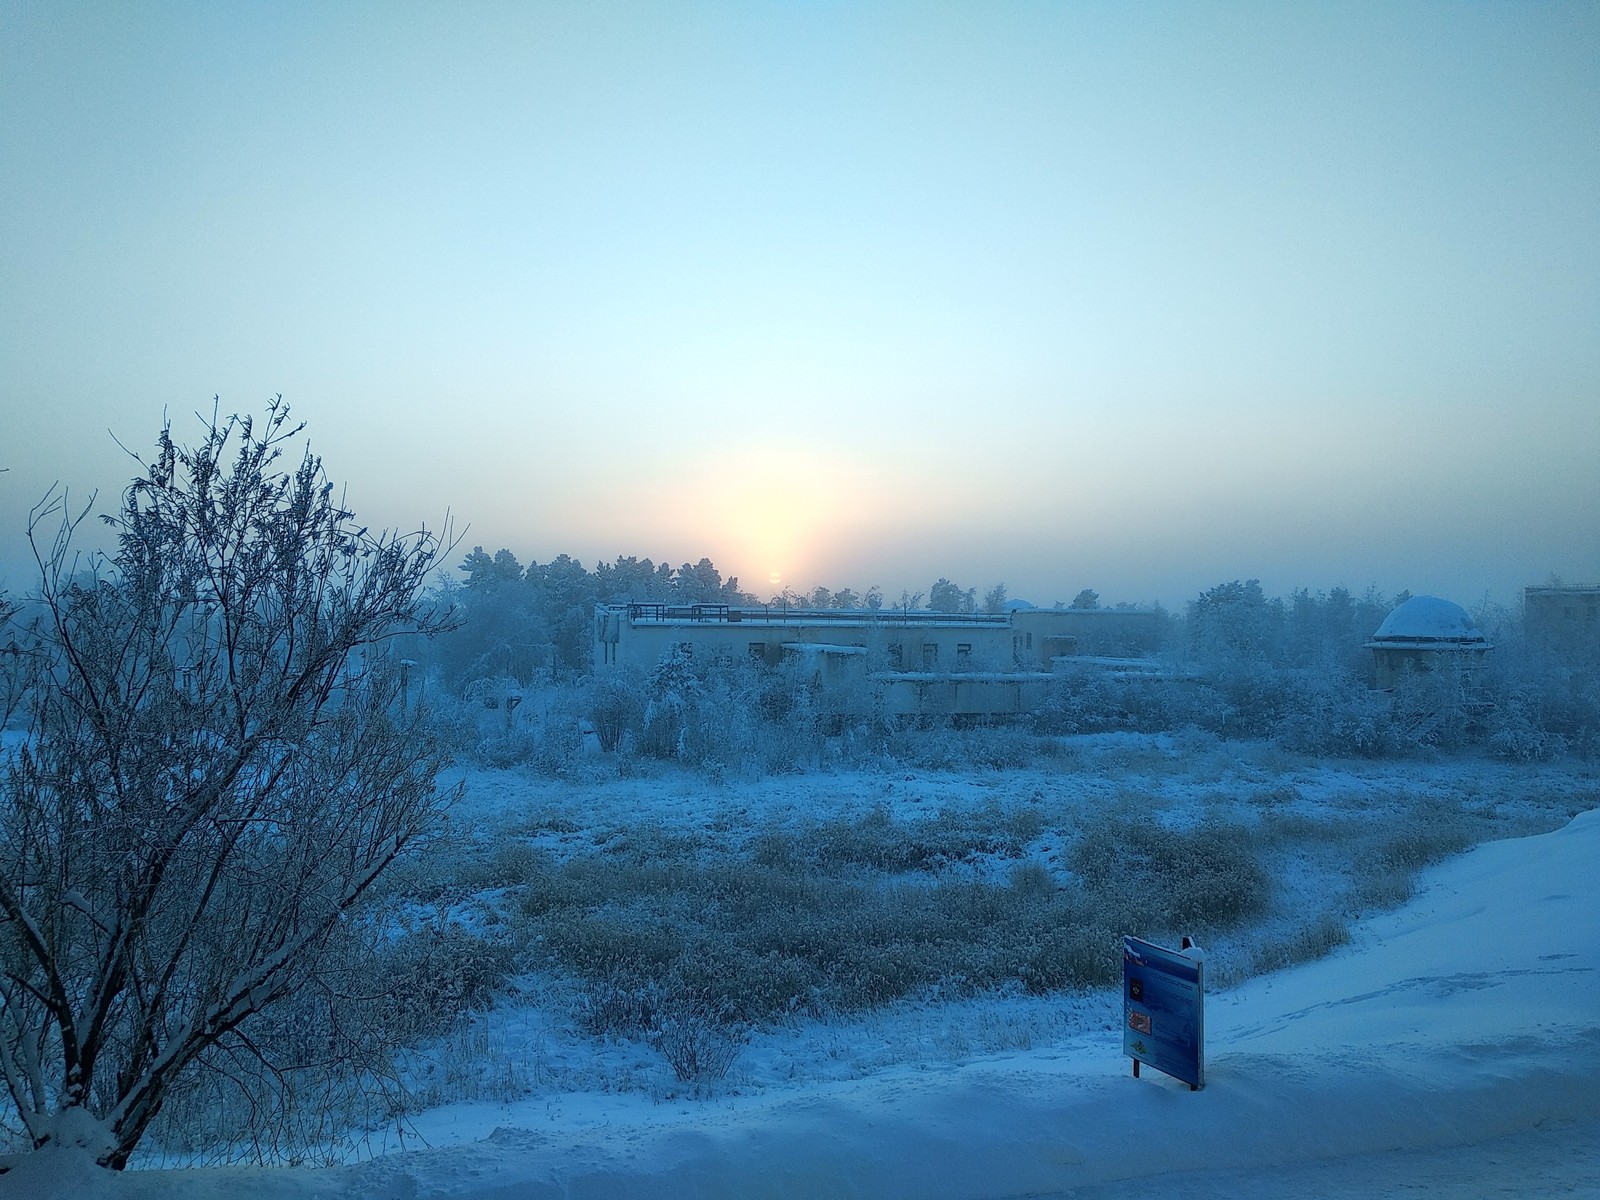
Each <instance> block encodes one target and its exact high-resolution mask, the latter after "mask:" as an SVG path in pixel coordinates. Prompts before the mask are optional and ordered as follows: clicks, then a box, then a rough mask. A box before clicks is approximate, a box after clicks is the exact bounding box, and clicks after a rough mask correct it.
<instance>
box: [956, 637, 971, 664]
mask: <svg viewBox="0 0 1600 1200" xmlns="http://www.w3.org/2000/svg"><path fill="white" fill-rule="evenodd" d="M971 657H972V643H971V642H957V643H956V660H957V661H958V662H966V661H967V660H968V659H970V658H971Z"/></svg>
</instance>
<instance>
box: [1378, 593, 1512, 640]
mask: <svg viewBox="0 0 1600 1200" xmlns="http://www.w3.org/2000/svg"><path fill="white" fill-rule="evenodd" d="M1441 642H1443V643H1451V644H1455V645H1465V644H1473V645H1477V644H1483V645H1485V646H1486V645H1487V644H1488V639H1487V638H1485V637H1484V636H1483V632H1482V631H1481V630H1480V629H1479V628H1478V627H1477V625H1475V624H1474V623H1473V620H1472V618H1471V617H1470V616H1468V615H1467V610H1466V609H1464V608H1462V607H1461V606H1460V605H1459V604H1454V603H1452V602H1451V601H1449V600H1441V599H1439V597H1437V596H1413V597H1411V599H1409V600H1407V601H1406V602H1405V603H1404V604H1402V605H1401V606H1400V607H1399V608H1397V609H1395V610H1394V611H1393V612H1391V613H1390V614H1389V615H1388V616H1387V617H1385V618H1384V619H1383V624H1382V625H1379V626H1378V632H1377V633H1375V634H1373V635H1372V641H1371V642H1369V643H1368V645H1372V646H1382V645H1391V644H1399V645H1417V644H1419V643H1420V644H1427V643H1441Z"/></svg>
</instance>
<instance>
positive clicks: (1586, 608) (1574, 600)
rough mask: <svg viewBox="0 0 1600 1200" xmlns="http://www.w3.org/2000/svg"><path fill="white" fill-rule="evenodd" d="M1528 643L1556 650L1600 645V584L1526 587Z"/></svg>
mask: <svg viewBox="0 0 1600 1200" xmlns="http://www.w3.org/2000/svg"><path fill="white" fill-rule="evenodd" d="M1522 622H1523V629H1524V631H1525V632H1526V634H1527V638H1528V643H1529V644H1530V645H1532V646H1537V647H1539V648H1541V649H1544V650H1549V651H1554V652H1556V653H1572V654H1592V653H1593V652H1594V651H1595V650H1596V649H1597V648H1600V587H1530V588H1526V589H1524V591H1523V597H1522Z"/></svg>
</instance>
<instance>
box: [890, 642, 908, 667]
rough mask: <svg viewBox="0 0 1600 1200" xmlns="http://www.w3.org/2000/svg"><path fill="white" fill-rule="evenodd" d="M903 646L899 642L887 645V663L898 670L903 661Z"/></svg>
mask: <svg viewBox="0 0 1600 1200" xmlns="http://www.w3.org/2000/svg"><path fill="white" fill-rule="evenodd" d="M905 657H906V655H905V647H904V646H902V645H901V644H900V643H899V642H896V643H895V644H894V645H892V646H890V647H889V665H890V666H891V667H893V668H894V669H895V670H896V671H898V670H899V669H900V668H901V667H902V666H903V665H904V663H905Z"/></svg>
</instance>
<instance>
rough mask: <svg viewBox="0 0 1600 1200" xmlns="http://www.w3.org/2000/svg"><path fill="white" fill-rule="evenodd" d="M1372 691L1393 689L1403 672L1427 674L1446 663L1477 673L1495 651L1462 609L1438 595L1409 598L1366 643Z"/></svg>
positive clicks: (1384, 621) (1385, 620) (1384, 620)
mask: <svg viewBox="0 0 1600 1200" xmlns="http://www.w3.org/2000/svg"><path fill="white" fill-rule="evenodd" d="M1367 648H1368V649H1369V650H1371V651H1372V672H1373V683H1372V686H1373V687H1375V688H1381V689H1383V690H1384V691H1387V690H1389V689H1390V688H1393V687H1394V686H1395V685H1396V684H1397V683H1399V682H1400V680H1401V679H1402V678H1403V677H1404V676H1405V674H1406V672H1407V671H1432V670H1435V669H1436V668H1438V667H1440V666H1442V665H1444V664H1446V663H1448V664H1449V665H1450V666H1452V667H1453V668H1456V669H1461V670H1476V669H1477V668H1479V667H1481V666H1483V658H1484V655H1486V654H1487V653H1488V652H1489V651H1490V650H1492V649H1494V647H1493V646H1491V645H1490V644H1489V639H1488V638H1486V637H1485V636H1484V635H1483V631H1482V630H1481V629H1479V628H1478V627H1477V625H1476V624H1474V623H1473V620H1472V618H1471V617H1470V616H1468V615H1467V610H1466V609H1464V608H1462V607H1461V606H1460V605H1459V604H1453V603H1451V602H1450V601H1449V600H1441V599H1439V598H1438V597H1437V596H1413V597H1411V599H1409V600H1407V601H1406V602H1405V603H1404V604H1402V605H1400V606H1399V607H1398V608H1396V609H1395V610H1394V611H1393V612H1391V613H1390V614H1389V615H1388V616H1387V617H1385V618H1384V619H1383V624H1381V625H1379V626H1378V632H1377V633H1375V634H1373V635H1372V640H1371V641H1370V642H1368V643H1367Z"/></svg>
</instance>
